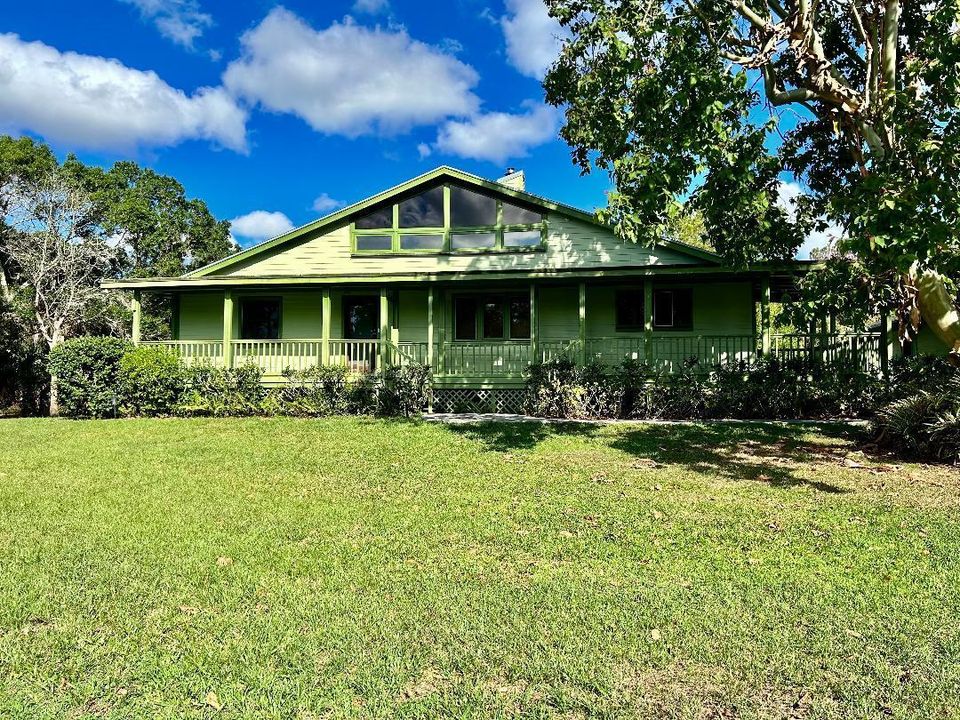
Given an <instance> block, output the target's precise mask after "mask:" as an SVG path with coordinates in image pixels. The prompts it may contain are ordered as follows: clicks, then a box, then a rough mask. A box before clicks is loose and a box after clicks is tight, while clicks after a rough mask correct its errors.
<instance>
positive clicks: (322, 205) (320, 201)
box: [312, 193, 343, 213]
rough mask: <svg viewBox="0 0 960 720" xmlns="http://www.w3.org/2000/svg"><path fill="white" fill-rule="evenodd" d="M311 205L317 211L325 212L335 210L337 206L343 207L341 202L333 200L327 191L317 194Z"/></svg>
mask: <svg viewBox="0 0 960 720" xmlns="http://www.w3.org/2000/svg"><path fill="white" fill-rule="evenodd" d="M312 207H313V209H314V210H316V211H317V212H321V213H325V212H330V211H331V210H336V209H337V208H338V207H343V202H341V201H340V200H334V199H333V198H332V197H330V196H329V195H328V194H327V193H321V194H320V195H318V196H317V198H316V200H314V201H313V205H312Z"/></svg>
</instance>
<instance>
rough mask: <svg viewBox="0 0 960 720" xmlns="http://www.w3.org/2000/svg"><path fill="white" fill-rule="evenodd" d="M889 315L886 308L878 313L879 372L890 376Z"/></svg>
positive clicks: (886, 376) (884, 375)
mask: <svg viewBox="0 0 960 720" xmlns="http://www.w3.org/2000/svg"><path fill="white" fill-rule="evenodd" d="M891 349H892V348H891V346H890V315H889V314H887V312H886V310H884V311H882V312H881V313H880V372H881V373H883V377H885V378H887V379H889V377H890V356H891V354H892V353H891V352H890V351H891Z"/></svg>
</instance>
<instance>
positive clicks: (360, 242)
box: [357, 235, 393, 250]
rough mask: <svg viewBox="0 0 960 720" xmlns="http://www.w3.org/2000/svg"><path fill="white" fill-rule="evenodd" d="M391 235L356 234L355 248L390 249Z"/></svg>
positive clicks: (391, 245)
mask: <svg viewBox="0 0 960 720" xmlns="http://www.w3.org/2000/svg"><path fill="white" fill-rule="evenodd" d="M392 247H393V236H392V235H357V250H390V249H391V248H392Z"/></svg>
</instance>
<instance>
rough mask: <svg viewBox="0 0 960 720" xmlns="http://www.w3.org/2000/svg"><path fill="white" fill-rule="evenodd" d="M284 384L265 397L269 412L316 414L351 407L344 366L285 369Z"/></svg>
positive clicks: (332, 413)
mask: <svg viewBox="0 0 960 720" xmlns="http://www.w3.org/2000/svg"><path fill="white" fill-rule="evenodd" d="M283 375H284V378H285V379H286V384H285V385H283V386H281V387H279V388H277V389H276V390H274V391H273V392H271V393H270V394H269V396H268V397H267V399H266V400H265V401H264V402H265V405H264V408H265V411H266V412H267V414H268V415H273V414H277V415H293V416H297V417H315V416H322V415H340V414H346V413H348V412H350V411H351V408H350V382H349V378H348V371H347V368H345V367H341V366H324V365H318V366H315V367H311V368H308V369H306V370H289V369H288V370H287V371H286V372H284V374H283Z"/></svg>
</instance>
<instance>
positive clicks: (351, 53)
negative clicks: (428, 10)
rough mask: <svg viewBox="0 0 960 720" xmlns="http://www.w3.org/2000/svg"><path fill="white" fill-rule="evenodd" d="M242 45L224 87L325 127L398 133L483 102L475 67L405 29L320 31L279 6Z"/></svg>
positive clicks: (349, 26) (345, 25)
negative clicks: (478, 94)
mask: <svg viewBox="0 0 960 720" xmlns="http://www.w3.org/2000/svg"><path fill="white" fill-rule="evenodd" d="M241 45H242V54H241V57H240V58H239V59H237V60H235V61H234V62H232V63H231V64H230V65H229V66H228V67H227V70H226V72H225V73H224V76H223V80H224V84H225V86H226V87H227V88H228V89H229V90H230V91H231V92H233V93H234V94H236V95H237V96H239V97H242V98H244V99H246V100H247V101H249V102H250V103H253V104H258V105H260V106H262V107H264V108H266V109H268V110H272V111H274V112H282V113H292V114H294V115H297V116H299V117H301V118H302V119H303V120H305V121H306V122H307V123H308V124H309V125H310V126H311V127H312V128H314V129H315V130H318V131H320V132H324V133H329V134H338V135H345V136H347V137H357V136H360V135H365V134H381V135H389V134H395V133H398V132H402V131H405V130H408V129H410V128H411V127H414V126H416V125H425V124H431V123H435V122H437V121H439V120H442V119H445V118H447V117H451V116H464V115H470V114H472V113H473V112H475V111H476V109H477V107H478V105H479V100H478V98H477V96H476V95H475V94H474V93H473V87H474V86H475V85H476V84H477V81H478V79H479V78H478V76H477V73H476V71H474V70H473V68H471V67H470V66H469V65H466V64H464V63H462V62H460V61H459V60H457V59H456V58H454V57H452V56H451V55H449V54H446V53H444V52H442V51H441V50H439V49H438V48H436V47H433V46H431V45H427V44H425V43H422V42H419V41H417V40H414V39H412V38H411V37H410V36H409V35H408V34H407V32H406V31H405V30H403V29H389V30H384V29H381V28H376V29H370V28H365V27H361V26H358V25H356V24H354V23H353V22H352V21H350V20H349V19H347V20H345V21H344V22H342V23H333V24H332V25H331V26H330V27H328V28H326V29H323V30H315V29H313V28H312V27H310V26H309V25H308V24H307V23H306V22H304V21H303V20H302V19H301V18H300V17H298V16H297V15H295V14H293V13H292V12H290V11H289V10H286V9H285V8H282V7H278V8H275V9H273V10H271V11H270V13H269V14H268V15H267V16H266V17H265V18H264V19H263V21H262V22H261V23H260V24H259V25H257V26H256V27H254V28H253V29H252V30H250V31H248V32H247V33H245V34H244V35H243V37H242V38H241Z"/></svg>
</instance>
